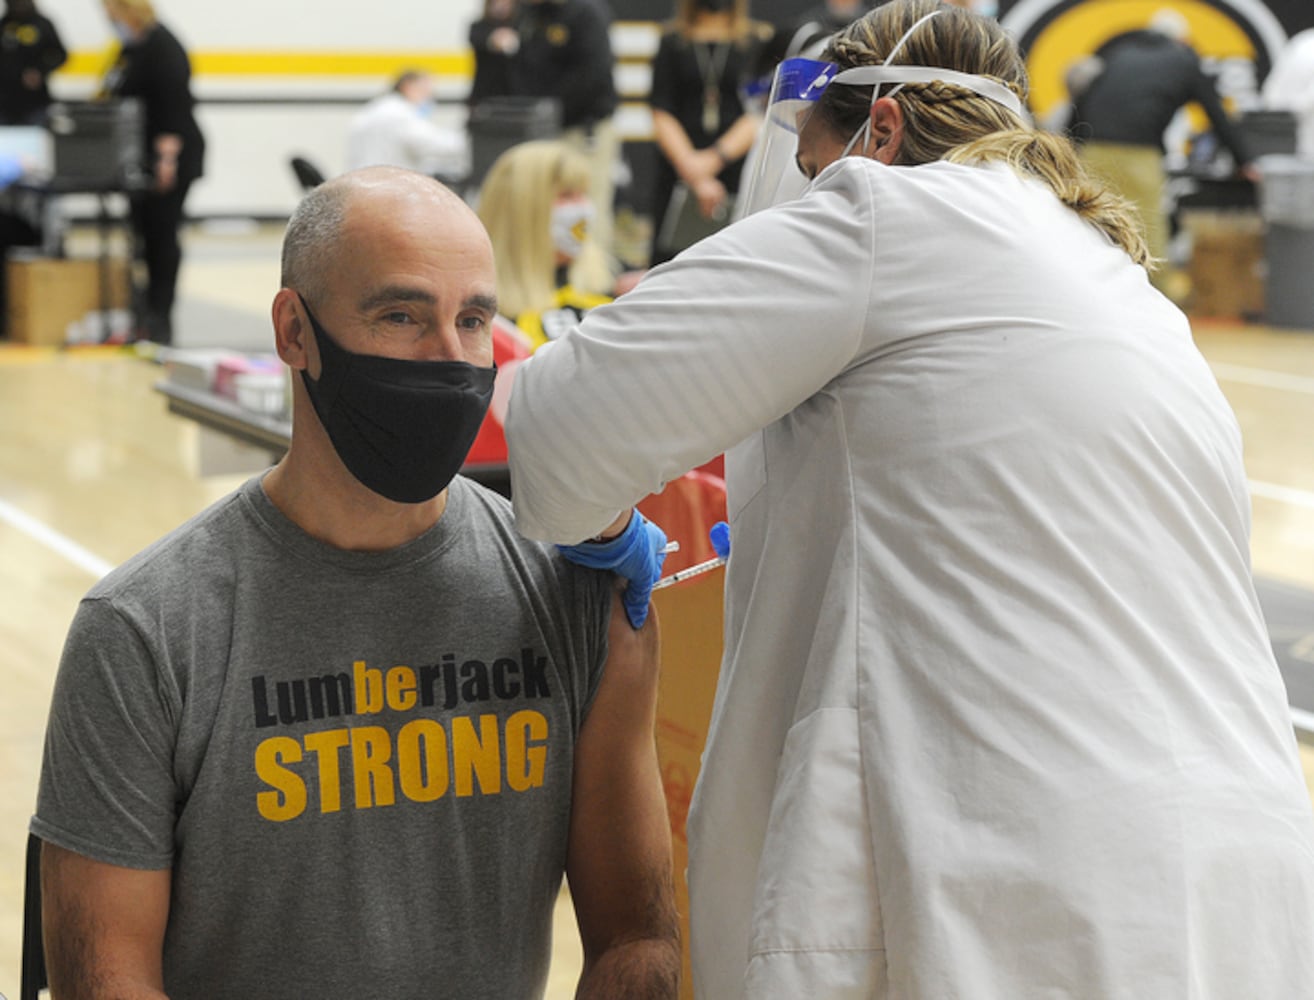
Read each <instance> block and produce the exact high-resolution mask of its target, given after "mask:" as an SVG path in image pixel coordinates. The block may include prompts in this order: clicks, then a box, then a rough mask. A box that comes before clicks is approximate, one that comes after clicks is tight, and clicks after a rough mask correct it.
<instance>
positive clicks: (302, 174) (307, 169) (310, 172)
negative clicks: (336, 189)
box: [291, 156, 324, 192]
mask: <svg viewBox="0 0 1314 1000" xmlns="http://www.w3.org/2000/svg"><path fill="white" fill-rule="evenodd" d="M291 162H292V173H294V174H296V178H297V183H298V184H300V185H301V190H302V191H303V192H305V191H310V190H311V189H312V188H317V187H319V186H320V185H321V184H323V183H324V173H323V171H321V170H320V169H319V168H318V167H317V166H315V165H314V164H313V163H311V162H310V161H309V160H307V159H306V158H305V157H304V156H294V157H292V161H291Z"/></svg>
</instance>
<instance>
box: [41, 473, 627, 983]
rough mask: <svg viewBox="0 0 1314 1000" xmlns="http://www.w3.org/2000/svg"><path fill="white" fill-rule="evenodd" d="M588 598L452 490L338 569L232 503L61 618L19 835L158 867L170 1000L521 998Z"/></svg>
mask: <svg viewBox="0 0 1314 1000" xmlns="http://www.w3.org/2000/svg"><path fill="white" fill-rule="evenodd" d="M608 587H609V582H608V578H607V577H606V576H603V575H601V574H597V573H593V572H590V571H587V570H582V569H579V568H578V567H575V566H573V565H571V564H569V563H567V562H565V561H564V560H563V559H561V558H560V557H559V556H558V555H557V554H556V553H555V552H554V551H553V550H552V549H551V548H549V547H546V546H542V545H539V544H537V543H533V542H529V541H526V540H524V539H523V538H521V537H520V536H519V535H517V534H516V532H515V530H514V527H513V525H512V521H511V515H510V509H509V505H508V504H507V503H506V502H505V501H504V500H503V499H502V498H501V497H499V496H497V495H496V494H493V493H491V492H489V491H487V490H484V489H483V488H481V487H479V486H476V485H475V484H473V483H470V482H469V481H467V480H463V479H459V478H458V479H457V480H456V481H454V482H453V484H452V486H451V489H450V492H449V499H448V503H447V509H446V512H445V513H444V514H443V516H442V518H441V519H440V521H439V522H438V524H437V525H436V526H435V527H434V528H432V529H431V530H430V531H428V532H427V533H425V534H424V535H423V536H421V537H420V538H417V539H415V540H414V541H412V542H410V543H408V544H406V545H403V546H401V547H399V548H396V549H393V550H391V551H387V552H377V553H362V552H346V551H342V550H339V549H336V548H333V547H331V546H328V545H324V544H322V543H320V542H317V541H315V540H314V539H312V538H310V537H309V536H307V535H306V534H304V533H303V532H302V531H300V530H299V529H298V528H297V527H296V526H295V525H294V524H292V523H291V522H290V521H288V520H287V519H286V518H285V517H284V516H283V515H282V514H281V513H280V512H279V511H278V509H277V508H276V507H274V505H273V504H272V503H271V502H270V501H269V499H268V497H267V496H266V495H265V493H264V490H263V489H262V488H261V486H260V483H259V480H258V479H253V480H251V481H250V482H248V483H247V484H246V485H245V486H243V487H242V488H241V489H240V490H238V491H237V492H236V493H234V494H232V495H231V496H229V497H227V498H226V499H224V500H222V501H220V502H219V503H217V504H215V505H214V506H213V507H211V508H210V509H208V510H206V511H205V512H203V513H201V514H200V515H198V516H197V517H196V518H194V519H193V520H192V521H190V522H188V523H187V524H186V525H184V526H183V527H181V528H179V529H178V530H177V531H175V532H173V533H171V534H170V535H168V536H166V537H165V538H164V539H162V540H161V541H159V542H157V543H156V544H155V545H153V546H151V547H150V548H148V549H146V550H145V551H144V552H142V553H140V554H139V555H137V556H135V557H134V558H133V559H131V560H130V561H129V562H127V563H125V564H124V565H123V566H122V567H120V568H119V569H117V570H116V571H114V572H113V573H111V574H110V575H109V576H107V577H106V578H105V579H104V580H103V581H101V583H99V584H98V585H97V586H96V587H95V588H93V589H92V591H91V592H90V593H89V594H88V595H87V597H86V598H85V599H84V600H83V602H82V604H81V606H80V607H79V609H78V613H77V616H76V618H75V620H74V623H73V627H72V629H71V630H70V633H69V637H68V641H67V643H66V646H65V649H64V655H63V659H62V661H61V663H60V668H59V675H58V679H57V681H56V684H55V694H54V701H53V705H52V709H51V716H50V723H49V729H48V732H47V737H46V747H45V761H44V765H43V768H42V774H41V785H40V793H39V798H38V803H37V812H36V816H35V817H34V818H33V820H32V827H31V828H32V831H33V832H34V833H35V834H36V835H37V836H39V837H41V838H42V839H44V840H47V841H49V842H51V843H53V844H57V845H59V846H61V847H65V848H68V849H70V850H73V851H76V852H78V853H80V854H84V855H86V856H88V857H91V858H95V859H97V860H100V861H104V862H108V863H111V864H116V865H123V866H127V867H132V868H142V869H160V868H169V867H172V869H173V898H172V904H171V909H170V915H169V927H168V931H167V935H166V940H165V986H166V988H167V990H168V992H169V995H170V997H171V998H172V1000H188V998H198V1000H200V998H204V1000H223V998H226V997H233V998H243V1000H251V998H265V997H268V998H278V997H287V998H289V1000H291V998H296V1000H302V998H305V997H316V998H333V997H342V998H344V1000H346V998H350V1000H357V998H359V997H366V996H373V997H388V998H404V997H426V998H432V997H460V998H463V1000H467V998H469V1000H473V998H481V997H487V998H489V1000H508V998H519V997H533V996H540V995H541V994H542V991H543V987H544V984H545V982H546V977H547V969H548V963H549V959H550V953H551V918H552V908H553V904H554V900H555V898H556V895H557V892H558V890H559V888H560V884H561V877H562V871H563V868H564V865H565V858H566V844H567V834H568V830H569V820H570V797H571V775H572V768H573V764H574V744H575V738H576V736H577V735H578V733H579V729H580V725H581V723H582V721H583V718H584V716H585V713H586V711H587V709H588V706H589V703H590V699H591V698H592V696H593V694H594V692H595V691H596V688H597V685H598V682H599V679H600V677H601V671H602V664H603V661H604V659H605V655H606V630H607V614H608V609H609V601H610V596H609V589H608Z"/></svg>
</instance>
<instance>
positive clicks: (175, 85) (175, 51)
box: [149, 42, 192, 135]
mask: <svg viewBox="0 0 1314 1000" xmlns="http://www.w3.org/2000/svg"><path fill="white" fill-rule="evenodd" d="M150 57H151V58H152V59H153V60H155V63H156V65H155V66H154V68H153V69H152V71H151V78H150V84H149V86H150V97H149V101H150V113H151V117H152V119H153V120H152V121H151V122H150V129H151V132H152V133H153V134H159V133H162V132H163V133H169V134H172V135H184V134H185V133H186V132H187V130H188V124H189V122H190V119H191V113H192V106H191V97H190V94H189V91H188V82H189V81H190V80H191V76H192V67H191V64H190V63H189V62H188V59H187V53H186V52H185V51H183V47H182V45H180V44H178V43H177V42H174V43H172V44H160V45H156V46H153V47H152V51H151V53H150Z"/></svg>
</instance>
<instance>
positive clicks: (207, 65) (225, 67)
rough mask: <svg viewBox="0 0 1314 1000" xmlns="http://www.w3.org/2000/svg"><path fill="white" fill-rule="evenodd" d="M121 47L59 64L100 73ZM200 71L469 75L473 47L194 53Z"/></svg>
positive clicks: (72, 72)
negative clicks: (455, 49) (414, 71)
mask: <svg viewBox="0 0 1314 1000" xmlns="http://www.w3.org/2000/svg"><path fill="white" fill-rule="evenodd" d="M116 51H117V48H116V47H113V46H111V47H109V48H105V49H100V50H83V51H79V52H74V53H72V54H71V55H70V56H69V59H68V62H66V63H65V64H64V65H63V67H62V68H61V69H60V72H61V73H67V74H69V75H71V76H101V75H102V74H104V72H105V70H106V68H107V67H108V66H109V65H110V64H111V63H112V62H113V57H114V53H115V52H116ZM191 60H192V72H193V73H194V74H196V75H197V76H263V77H269V76H372V77H377V76H396V75H397V74H398V73H400V72H401V71H402V70H406V69H421V70H427V71H428V72H430V73H433V74H434V75H435V76H459V77H468V76H470V75H471V74H473V72H474V57H473V55H471V53H470V52H468V51H466V52H307V51H301V52H288V51H282V52H257V51H250V50H243V51H238V52H222V51H208V52H207V51H202V52H193V53H191Z"/></svg>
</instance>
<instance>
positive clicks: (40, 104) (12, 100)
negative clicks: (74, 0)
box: [0, 0, 68, 125]
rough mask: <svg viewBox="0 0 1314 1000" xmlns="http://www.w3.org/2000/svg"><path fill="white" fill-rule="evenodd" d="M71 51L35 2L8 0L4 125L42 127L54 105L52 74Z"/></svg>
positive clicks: (2, 63) (1, 51)
mask: <svg viewBox="0 0 1314 1000" xmlns="http://www.w3.org/2000/svg"><path fill="white" fill-rule="evenodd" d="M67 58H68V52H67V51H66V50H65V49H64V45H63V43H62V42H61V41H60V40H59V32H58V31H56V30H55V25H54V24H53V23H52V22H51V20H50V19H49V18H48V17H45V16H43V15H42V14H41V13H39V12H38V11H37V7H36V3H35V2H34V0H6V3H5V12H4V15H3V16H2V17H0V125H40V124H42V123H43V122H44V121H45V118H46V108H48V107H49V106H50V87H49V86H48V84H47V81H48V79H49V77H50V74H51V73H53V72H54V71H55V70H57V69H59V67H60V66H63V65H64V61H65V60H66V59H67Z"/></svg>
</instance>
